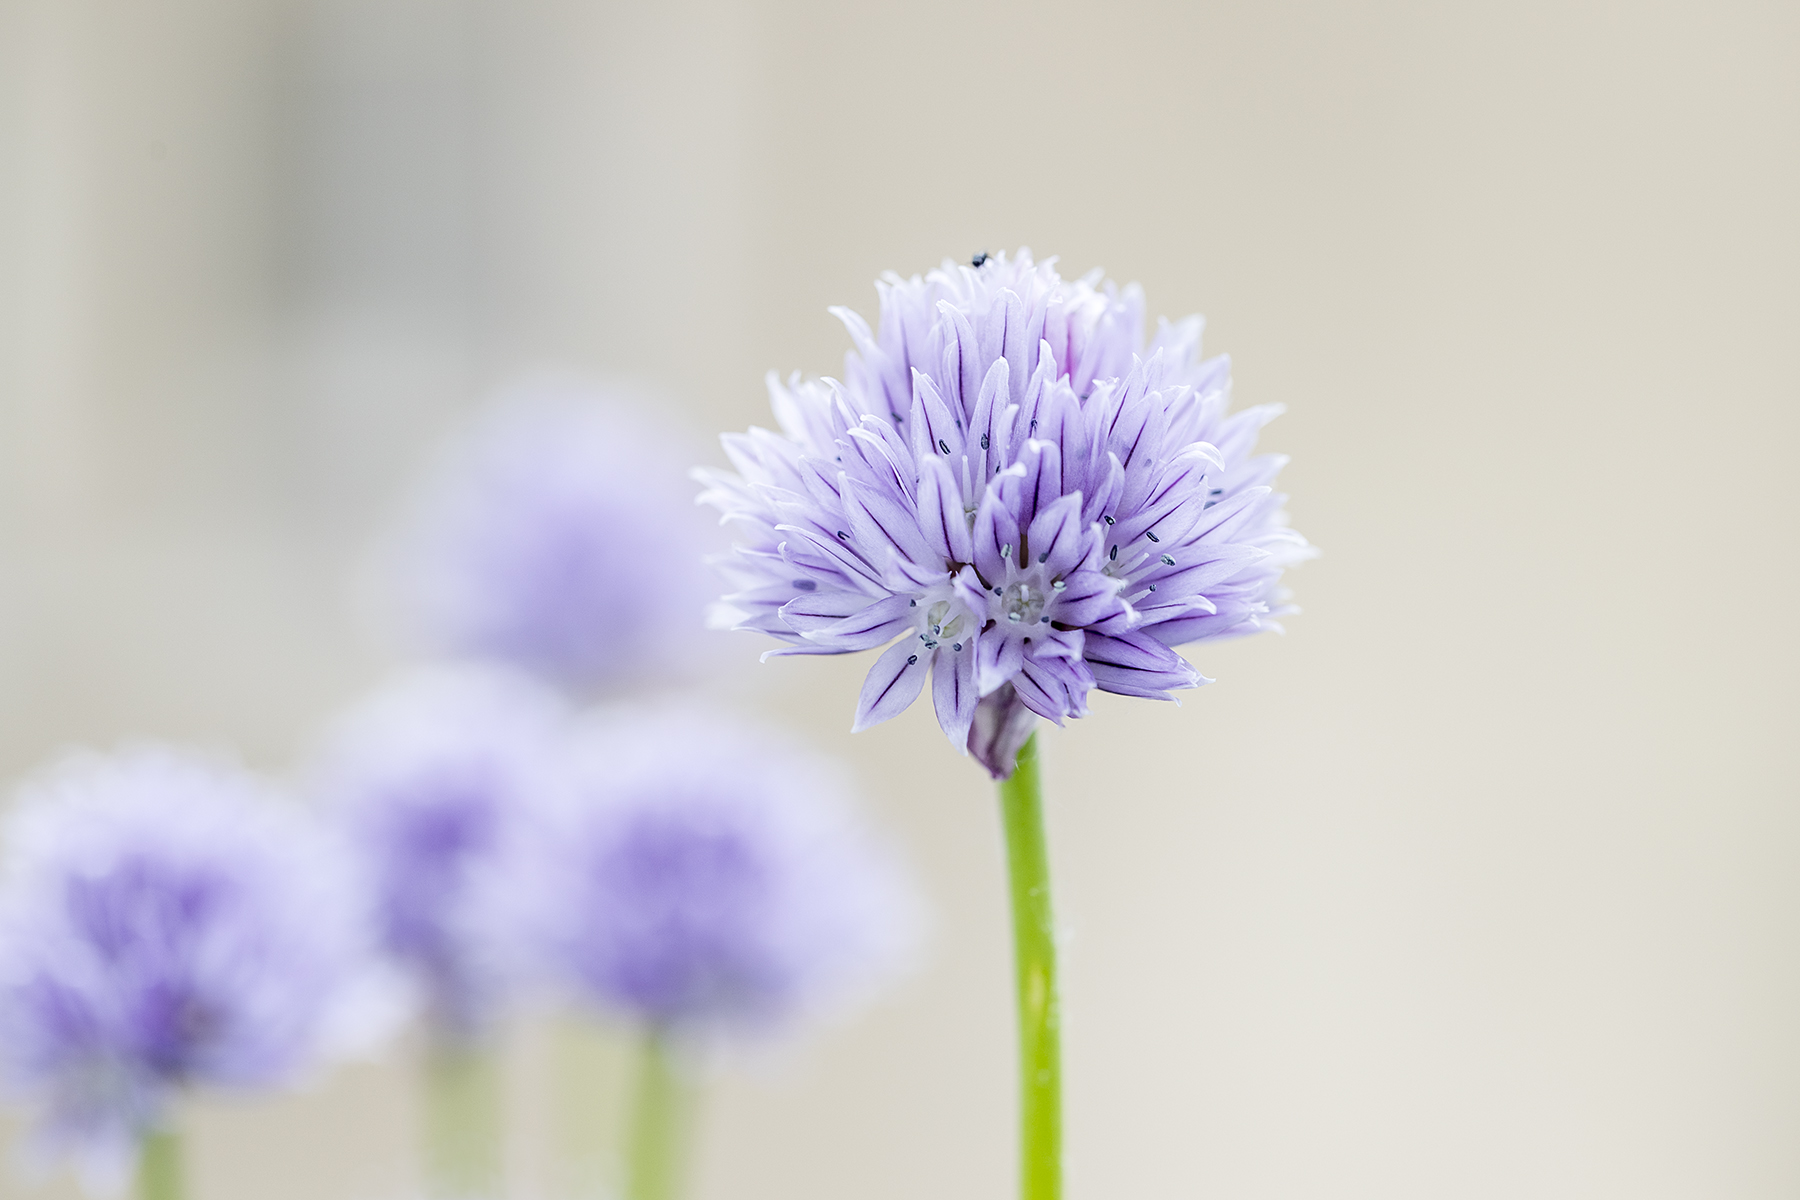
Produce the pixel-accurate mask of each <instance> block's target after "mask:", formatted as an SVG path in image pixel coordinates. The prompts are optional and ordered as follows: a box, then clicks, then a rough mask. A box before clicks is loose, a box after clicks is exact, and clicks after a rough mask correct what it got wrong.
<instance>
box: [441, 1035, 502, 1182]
mask: <svg viewBox="0 0 1800 1200" xmlns="http://www.w3.org/2000/svg"><path fill="white" fill-rule="evenodd" d="M500 1133H501V1131H500V1064H499V1063H498V1061H496V1056H495V1053H494V1050H493V1048H492V1047H491V1046H486V1045H480V1044H476V1043H458V1042H452V1041H446V1040H439V1041H437V1042H436V1044H434V1045H433V1046H432V1047H431V1048H430V1049H429V1050H428V1051H427V1052H426V1061H425V1168H426V1190H427V1194H428V1195H429V1196H430V1197H431V1200H495V1197H497V1196H499V1195H500V1185H501V1176H500Z"/></svg>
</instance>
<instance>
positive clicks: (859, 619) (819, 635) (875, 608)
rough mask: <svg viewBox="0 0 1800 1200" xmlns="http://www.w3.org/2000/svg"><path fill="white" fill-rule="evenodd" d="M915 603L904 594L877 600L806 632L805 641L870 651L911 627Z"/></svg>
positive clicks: (841, 648) (848, 649) (914, 614)
mask: <svg viewBox="0 0 1800 1200" xmlns="http://www.w3.org/2000/svg"><path fill="white" fill-rule="evenodd" d="M916 616H917V605H916V604H915V603H914V601H913V600H911V599H910V598H908V597H906V596H889V597H888V598H887V599H886V600H877V601H876V602H875V603H873V604H871V605H869V606H867V607H866V608H863V609H862V610H860V611H859V612H856V613H853V614H851V615H850V616H848V617H845V618H844V619H843V620H841V621H837V622H834V623H833V624H830V625H827V626H825V627H824V628H822V629H816V630H813V631H811V632H809V633H808V634H807V635H806V640H807V641H809V642H814V643H816V644H818V645H820V646H830V647H832V648H833V649H835V650H841V651H845V652H849V651H852V650H873V649H874V648H875V647H877V646H885V645H886V644H887V643H889V642H891V641H893V640H894V639H895V638H897V637H899V636H900V635H901V634H903V633H905V632H907V631H908V630H910V629H911V628H912V627H913V623H914V619H915V617H916Z"/></svg>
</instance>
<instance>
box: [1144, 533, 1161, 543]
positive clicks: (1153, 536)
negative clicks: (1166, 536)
mask: <svg viewBox="0 0 1800 1200" xmlns="http://www.w3.org/2000/svg"><path fill="white" fill-rule="evenodd" d="M1144 536H1145V537H1147V538H1149V539H1150V540H1151V541H1153V542H1160V541H1162V539H1161V538H1159V537H1157V536H1156V535H1155V534H1154V533H1149V532H1146V533H1145V534H1144Z"/></svg>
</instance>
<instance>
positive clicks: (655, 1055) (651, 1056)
mask: <svg viewBox="0 0 1800 1200" xmlns="http://www.w3.org/2000/svg"><path fill="white" fill-rule="evenodd" d="M674 1058H675V1052H674V1047H673V1046H671V1045H670V1040H669V1033H668V1031H667V1030H666V1029H663V1028H660V1027H658V1026H655V1025H652V1026H650V1027H649V1028H647V1029H646V1030H645V1031H644V1037H643V1042H642V1044H641V1046H640V1053H639V1056H638V1078H637V1096H636V1099H635V1101H634V1106H633V1111H632V1117H631V1137H630V1142H629V1154H630V1160H629V1161H628V1163H627V1164H626V1166H627V1178H626V1192H625V1194H626V1196H627V1200H678V1197H679V1196H680V1195H681V1185H682V1175H683V1169H684V1168H685V1167H686V1165H687V1161H686V1160H687V1150H688V1133H689V1128H690V1125H691V1122H692V1118H693V1103H692V1095H691V1093H690V1091H689V1089H688V1087H687V1085H686V1083H685V1082H684V1081H683V1080H682V1078H681V1074H680V1069H679V1067H678V1066H677V1064H676V1063H675V1061H674Z"/></svg>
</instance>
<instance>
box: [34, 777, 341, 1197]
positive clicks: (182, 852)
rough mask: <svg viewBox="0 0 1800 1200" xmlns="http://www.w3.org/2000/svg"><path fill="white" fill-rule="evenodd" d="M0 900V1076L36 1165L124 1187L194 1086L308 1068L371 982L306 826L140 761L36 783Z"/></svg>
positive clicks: (319, 844) (324, 853)
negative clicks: (74, 1167) (34, 1117)
mask: <svg viewBox="0 0 1800 1200" xmlns="http://www.w3.org/2000/svg"><path fill="white" fill-rule="evenodd" d="M20 801H21V807H20V808H19V810H18V811H17V812H16V813H15V815H14V816H13V817H12V818H11V820H10V823H9V828H8V837H9V846H8V850H9V861H8V874H7V876H6V880H5V887H4V891H3V893H0V1067H3V1069H4V1075H5V1077H6V1081H7V1083H8V1085H9V1086H10V1087H11V1088H12V1089H13V1090H15V1091H16V1092H18V1093H20V1094H22V1095H23V1096H25V1097H26V1098H28V1099H30V1100H32V1101H34V1102H35V1103H36V1104H37V1105H38V1106H40V1107H41V1108H42V1109H43V1111H44V1122H43V1130H42V1133H43V1142H44V1145H45V1148H47V1149H49V1150H51V1151H53V1152H58V1153H71V1154H74V1155H75V1156H76V1157H77V1161H78V1163H79V1164H80V1165H82V1166H83V1167H84V1169H85V1170H86V1171H87V1172H88V1174H89V1176H90V1178H92V1179H96V1180H98V1181H100V1182H101V1184H102V1185H103V1186H104V1185H108V1184H111V1185H116V1184H117V1183H118V1182H119V1181H120V1180H121V1179H122V1178H123V1172H124V1171H125V1170H126V1169H128V1166H129V1163H130V1161H131V1157H132V1154H133V1152H134V1149H135V1143H136V1138H137V1137H138V1136H139V1135H140V1134H142V1133H143V1132H144V1131H145V1130H147V1129H149V1128H151V1127H154V1126H155V1125H156V1124H158V1123H159V1122H160V1121H161V1120H162V1119H163V1113H164V1108H165V1106H166V1104H167V1102H168V1100H169V1097H170V1094H171V1092H172V1091H173V1090H174V1089H175V1088H177V1087H179V1086H181V1085H184V1084H190V1083H197V1084H219V1085H229V1086H239V1087H255V1086H266V1085H270V1084H275V1083H278V1082H281V1081H283V1080H286V1079H288V1078H290V1077H291V1076H292V1075H294V1074H295V1073H296V1072H297V1071H298V1070H300V1069H302V1068H304V1067H306V1066H307V1065H308V1064H309V1062H311V1061H312V1060H313V1058H314V1057H315V1055H316V1054H318V1053H319V1052H320V1051H321V1050H323V1049H326V1048H327V1043H328V1042H329V1041H330V1040H331V1038H332V1037H333V1036H334V1034H336V1033H341V1032H343V1031H344V1029H345V1025H344V1022H345V1021H346V1020H347V1019H349V1018H350V1017H351V1015H352V1014H351V1013H350V1012H349V1005H350V1004H351V1002H352V1000H353V998H354V997H355V995H356V992H357V989H356V988H354V987H353V986H352V984H353V982H354V981H355V980H356V979H357V977H358V975H359V973H360V969H361V968H362V967H363V966H364V965H366V961H367V960H366V959H364V958H363V956H362V950H363V946H362V942H361V929H362V923H361V921H360V920H359V917H360V916H361V914H360V912H359V910H358V909H357V907H356V904H355V900H354V896H355V889H354V888H352V887H350V886H348V881H347V873H346V871H345V870H344V864H343V861H342V859H341V857H340V856H339V855H338V854H337V853H336V852H335V850H334V848H333V846H332V844H331V843H330V842H329V841H328V840H327V839H325V838H324V837H323V836H322V835H321V833H320V832H319V831H318V830H317V829H315V828H314V827H312V826H310V825H309V824H307V823H306V822H305V821H303V820H302V819H301V817H300V816H299V815H298V814H297V813H294V812H292V811H288V810H286V809H283V808H281V807H279V806H277V805H276V804H274V803H272V802H271V801H270V800H269V798H268V796H267V795H266V794H265V788H264V786H263V785H262V784H261V783H260V782H259V781H258V780H256V779H255V778H253V777H252V776H250V775H248V774H246V773H244V772H242V771H240V770H238V769H236V768H233V767H230V766H227V765H224V764H221V763H218V762H214V761H212V760H209V759H206V758H203V757H200V756H197V755H194V754H190V753H185V752H182V751H178V750H174V749H168V748H162V747H154V746H149V747H141V748H136V749H131V750H127V751H123V752H121V753H118V754H114V755H111V756H101V755H97V754H91V753H89V754H81V755H76V756H72V757H70V758H69V759H67V760H65V761H64V762H62V763H61V764H59V765H57V766H55V767H53V768H52V769H50V770H48V771H46V772H45V773H44V774H42V775H40V776H38V777H37V778H35V779H33V780H31V781H29V782H28V783H27V784H26V785H25V786H24V787H23V788H22V789H21V793H20Z"/></svg>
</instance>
